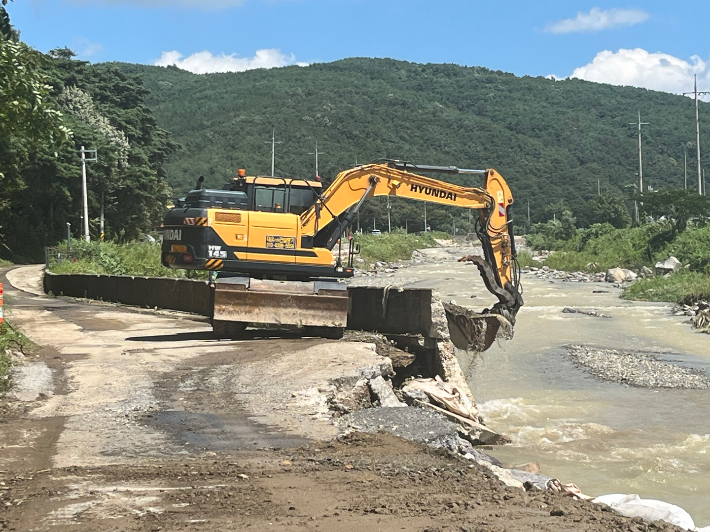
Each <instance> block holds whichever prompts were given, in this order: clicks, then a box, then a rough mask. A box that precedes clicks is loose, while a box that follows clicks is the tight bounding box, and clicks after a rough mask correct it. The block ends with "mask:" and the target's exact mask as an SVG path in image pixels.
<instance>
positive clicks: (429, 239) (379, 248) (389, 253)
mask: <svg viewBox="0 0 710 532" xmlns="http://www.w3.org/2000/svg"><path fill="white" fill-rule="evenodd" d="M355 239H356V242H357V243H358V244H360V256H361V257H362V258H363V259H364V260H365V262H366V263H368V264H374V263H375V262H377V261H381V262H395V261H398V260H408V259H411V258H412V252H413V251H414V250H417V249H423V248H433V247H436V246H437V244H436V242H435V241H434V237H433V236H432V235H431V233H422V234H421V235H417V234H414V233H405V232H404V231H396V232H392V233H382V234H380V235H368V234H362V235H356V236H355Z"/></svg>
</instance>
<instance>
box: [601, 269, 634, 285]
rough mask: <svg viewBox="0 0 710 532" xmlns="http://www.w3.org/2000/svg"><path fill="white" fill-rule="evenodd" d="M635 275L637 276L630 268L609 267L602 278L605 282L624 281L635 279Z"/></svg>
mask: <svg viewBox="0 0 710 532" xmlns="http://www.w3.org/2000/svg"><path fill="white" fill-rule="evenodd" d="M636 277H638V276H637V275H636V274H635V273H634V272H632V271H631V270H626V269H624V268H611V269H609V270H607V271H606V275H605V277H604V280H605V281H606V282H607V283H624V282H631V281H635V280H636Z"/></svg>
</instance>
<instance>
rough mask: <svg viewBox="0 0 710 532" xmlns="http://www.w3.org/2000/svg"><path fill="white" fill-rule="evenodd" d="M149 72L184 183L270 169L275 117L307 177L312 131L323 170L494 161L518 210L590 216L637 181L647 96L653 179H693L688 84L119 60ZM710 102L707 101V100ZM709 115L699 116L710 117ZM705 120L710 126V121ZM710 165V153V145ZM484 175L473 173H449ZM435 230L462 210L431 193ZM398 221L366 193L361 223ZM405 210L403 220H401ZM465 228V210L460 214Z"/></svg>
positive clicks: (358, 65)
mask: <svg viewBox="0 0 710 532" xmlns="http://www.w3.org/2000/svg"><path fill="white" fill-rule="evenodd" d="M117 67H118V68H120V69H121V70H122V71H124V72H126V73H130V74H139V75H140V76H141V77H142V79H143V80H144V83H145V86H146V87H147V88H148V89H149V90H150V95H149V97H148V100H147V102H148V105H149V106H150V107H151V109H152V110H153V111H154V113H155V117H156V120H157V121H158V124H159V125H160V126H161V127H162V128H164V129H167V130H168V131H171V132H172V133H173V134H174V136H175V139H176V140H177V141H178V142H180V143H181V144H182V145H183V146H184V147H185V149H184V150H183V151H182V152H181V153H179V154H177V156H176V157H174V158H172V159H171V160H170V161H169V162H168V163H167V166H166V168H167V169H168V175H169V176H170V177H169V179H170V185H171V186H172V187H173V189H174V190H175V191H176V196H177V195H184V193H185V192H186V191H187V190H188V189H189V188H190V187H192V186H193V184H194V182H195V178H196V177H197V176H199V175H205V176H206V177H207V184H208V186H219V185H221V183H223V182H224V181H225V179H226V178H227V177H230V176H232V175H234V174H235V173H236V170H237V169H238V168H242V167H243V168H246V169H247V171H248V172H249V173H250V174H268V173H270V171H271V146H270V144H268V143H267V142H265V141H267V140H269V139H270V138H271V131H272V128H274V129H275V131H276V138H277V140H280V141H283V144H279V145H277V147H276V173H277V174H280V175H293V176H308V175H309V174H311V172H312V169H313V168H314V159H313V156H312V155H309V152H313V151H314V147H315V142H316V141H318V146H319V149H322V150H323V152H324V153H325V155H323V157H322V158H319V167H320V173H321V175H322V176H323V177H324V180H325V181H330V180H332V179H333V177H334V176H335V175H336V174H337V173H338V172H339V171H342V170H344V169H346V168H349V167H350V166H351V165H352V164H354V163H355V162H356V161H357V162H360V163H363V162H369V161H372V160H375V159H377V158H380V157H391V158H399V159H404V160H409V161H413V162H419V163H422V164H439V165H449V164H454V165H457V166H460V167H468V168H486V167H491V168H496V169H497V170H499V171H500V172H501V173H502V175H503V176H504V177H505V178H506V180H507V181H508V182H509V184H510V186H511V188H512V191H513V195H514V197H515V200H516V203H515V205H514V206H513V213H514V215H515V223H518V224H519V223H520V221H521V220H523V219H525V218H527V216H526V214H527V212H526V211H527V202H528V201H530V210H531V218H532V219H531V222H532V223H539V222H547V221H548V220H549V219H551V218H552V213H551V212H549V209H548V206H551V205H552V204H554V203H556V202H558V201H562V202H564V203H565V205H564V206H563V209H561V210H558V211H557V212H556V217H557V218H559V217H560V215H561V213H562V211H563V210H570V211H571V212H572V214H573V216H574V217H576V218H577V220H578V221H579V224H580V226H587V225H591V224H592V223H594V221H604V220H594V221H588V220H587V219H586V214H585V213H586V210H587V203H586V202H587V201H588V200H590V199H592V198H594V197H596V196H597V182H598V180H599V181H600V186H601V190H602V192H603V193H605V194H611V195H614V196H616V197H617V198H623V197H626V196H625V192H624V190H625V189H624V186H625V185H628V184H629V183H632V182H635V181H636V178H635V176H634V173H635V172H636V171H637V161H638V159H637V150H638V144H637V137H636V130H634V129H633V128H632V127H630V126H628V123H629V122H632V121H633V120H635V119H636V116H635V114H634V113H635V111H633V109H639V108H643V109H647V110H648V111H647V112H648V113H650V114H649V115H648V121H649V122H651V123H652V124H653V127H650V128H647V129H644V149H645V152H644V166H645V168H647V169H648V170H647V175H646V176H644V178H645V179H644V182H645V183H648V184H649V185H651V186H653V187H654V188H661V187H667V186H676V187H682V186H683V148H682V146H683V145H684V143H685V142H686V141H687V139H688V138H689V137H691V136H692V135H693V134H694V124H695V108H694V105H693V102H692V101H691V100H688V99H687V98H684V97H682V96H677V95H671V94H667V93H661V92H654V91H649V90H645V89H638V88H632V87H616V86H611V85H604V84H599V83H590V82H585V81H582V80H578V79H568V80H561V81H554V80H549V79H544V78H542V77H538V78H532V77H522V78H519V77H515V76H513V75H511V74H506V73H504V72H499V71H492V70H488V69H486V68H481V67H462V66H456V65H440V64H426V65H424V64H416V63H409V62H405V61H395V60H391V59H367V58H355V59H345V60H342V61H336V62H334V63H327V64H323V63H319V64H313V65H310V66H308V67H297V66H293V67H286V68H279V69H271V70H250V71H247V72H240V73H224V74H207V75H195V74H191V73H189V72H186V71H183V70H180V69H178V68H176V67H168V68H163V67H152V66H142V65H127V64H119V65H117ZM700 106H701V109H700V112H701V113H704V112H705V113H707V112H708V110H710V107H708V104H707V103H704V102H700ZM707 127H708V125H707V122H702V121H701V128H707ZM708 132H709V131H708V130H707V129H702V131H701V135H707V134H708ZM703 158H704V162H703V164H704V165H705V166H707V165H708V163H710V152H708V153H705V152H704V153H703ZM445 179H446V180H452V181H456V182H458V183H460V184H468V185H479V184H480V180H479V179H478V178H474V177H472V176H467V177H463V176H461V177H456V176H451V177H446V178H445ZM428 209H429V210H428V212H427V221H428V223H429V224H430V225H431V227H432V229H439V230H447V231H450V228H451V226H452V219H451V215H453V216H459V214H460V213H457V212H456V210H455V209H454V210H452V211H450V210H446V209H442V208H440V207H434V206H431V205H430V206H429V208H428ZM391 214H392V227H405V224H406V225H407V227H408V229H409V231H410V232H412V231H421V230H423V206H422V205H421V204H420V203H419V204H417V203H414V202H411V203H407V202H404V201H401V202H399V203H398V204H397V205H394V206H393V209H392V212H391ZM373 218H376V219H377V227H378V228H379V229H382V228H386V227H387V209H386V201H371V202H367V203H366V204H365V205H364V206H363V211H362V212H361V227H362V229H364V230H370V229H372V223H373ZM395 219H396V220H395ZM457 227H458V222H457Z"/></svg>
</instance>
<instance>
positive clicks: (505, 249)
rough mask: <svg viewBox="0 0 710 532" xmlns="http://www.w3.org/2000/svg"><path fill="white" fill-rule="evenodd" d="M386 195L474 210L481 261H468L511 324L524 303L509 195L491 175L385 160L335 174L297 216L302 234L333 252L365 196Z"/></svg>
mask: <svg viewBox="0 0 710 532" xmlns="http://www.w3.org/2000/svg"><path fill="white" fill-rule="evenodd" d="M416 172H426V173H444V174H479V175H482V176H483V186H482V187H480V188H478V187H464V186H460V185H455V184H452V183H447V182H445V181H440V180H437V179H433V178H431V177H426V176H423V175H420V174H419V173H416ZM374 196H391V197H400V198H408V199H414V200H419V201H426V202H429V203H435V204H439V205H448V206H452V207H461V208H464V209H475V210H477V211H478V224H477V233H478V237H479V239H480V241H481V245H482V247H483V253H484V256H483V257H480V256H468V257H464V258H462V260H466V261H470V262H473V263H474V264H476V266H477V267H478V269H479V271H480V273H481V276H482V278H483V281H484V283H485V285H486V288H487V289H488V290H489V291H490V292H491V293H492V294H494V295H495V296H496V297H497V298H498V303H496V304H495V305H494V306H493V308H491V309H490V312H491V313H493V314H497V315H499V316H502V317H503V318H505V319H506V321H508V322H510V323H511V324H513V323H514V322H515V315H516V314H517V312H518V310H519V308H520V307H521V306H522V304H523V300H522V297H521V292H520V289H519V280H518V270H517V264H516V262H515V256H516V252H515V240H514V238H513V232H512V224H511V220H510V218H509V216H510V207H511V206H512V204H513V195H512V194H511V192H510V188H509V187H508V185H507V183H506V182H505V179H503V177H502V176H501V175H500V174H499V173H498V172H496V171H495V170H491V169H489V170H465V169H459V168H456V167H453V166H443V167H442V166H421V165H413V164H409V163H404V162H400V161H385V162H382V163H373V164H367V165H363V166H358V167H356V168H352V169H350V170H345V171H344V172H341V173H340V174H338V176H337V177H336V178H335V180H334V181H333V183H332V184H331V185H330V186H329V187H328V189H327V190H326V191H325V192H324V193H323V194H322V195H320V196H319V198H318V200H317V201H316V203H315V204H314V205H313V206H312V207H311V208H310V209H308V210H307V211H305V212H304V213H303V214H302V215H301V234H302V235H304V236H310V237H313V238H314V239H315V241H316V245H319V246H321V245H322V246H324V247H328V248H329V249H332V248H333V246H334V245H335V242H337V240H338V239H339V238H340V236H341V235H342V234H343V233H344V231H345V230H346V229H347V227H348V226H349V225H350V224H351V223H352V222H353V220H354V218H355V216H356V214H357V211H358V209H359V208H360V206H361V205H362V203H363V202H364V201H365V200H366V199H367V198H369V197H374Z"/></svg>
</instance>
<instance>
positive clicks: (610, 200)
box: [587, 194, 631, 229]
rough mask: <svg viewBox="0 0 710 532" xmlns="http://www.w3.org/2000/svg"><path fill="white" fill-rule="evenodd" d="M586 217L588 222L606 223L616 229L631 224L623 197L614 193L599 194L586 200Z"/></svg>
mask: <svg viewBox="0 0 710 532" xmlns="http://www.w3.org/2000/svg"><path fill="white" fill-rule="evenodd" d="M587 218H588V220H589V222H590V224H604V223H608V224H611V225H613V226H614V227H616V228H617V229H625V228H627V227H629V226H630V225H631V215H629V211H627V210H626V204H625V203H624V200H623V198H621V197H620V196H618V195H614V194H601V195H599V196H595V197H593V198H592V199H591V200H589V201H588V202H587Z"/></svg>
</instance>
